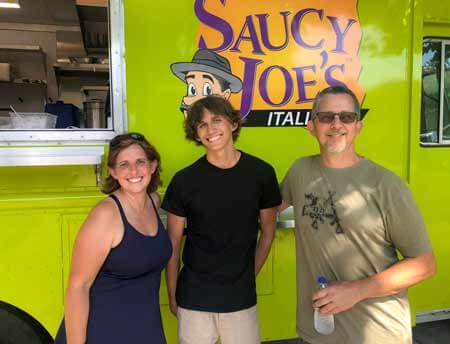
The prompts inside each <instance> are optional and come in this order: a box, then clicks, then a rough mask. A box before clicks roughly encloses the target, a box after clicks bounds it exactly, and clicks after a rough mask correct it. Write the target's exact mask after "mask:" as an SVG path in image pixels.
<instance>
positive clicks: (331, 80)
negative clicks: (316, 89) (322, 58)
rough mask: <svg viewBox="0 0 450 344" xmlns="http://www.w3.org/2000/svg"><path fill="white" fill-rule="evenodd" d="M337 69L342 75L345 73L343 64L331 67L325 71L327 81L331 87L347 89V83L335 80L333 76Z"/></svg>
mask: <svg viewBox="0 0 450 344" xmlns="http://www.w3.org/2000/svg"><path fill="white" fill-rule="evenodd" d="M335 69H339V70H340V71H341V72H342V73H344V71H345V67H344V65H343V64H340V65H331V66H330V67H328V68H327V69H326V71H325V81H326V82H327V84H328V85H330V86H345V87H346V85H345V83H343V82H342V81H340V80H337V79H335V78H334V77H333V75H332V74H331V73H332V72H333V71H334V70H335Z"/></svg>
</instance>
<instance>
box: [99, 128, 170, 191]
mask: <svg viewBox="0 0 450 344" xmlns="http://www.w3.org/2000/svg"><path fill="white" fill-rule="evenodd" d="M131 145H139V146H140V147H141V148H142V149H143V150H144V153H145V156H146V157H147V159H148V161H156V162H157V163H158V164H157V166H156V169H155V172H153V174H152V178H151V181H150V184H149V185H148V186H147V193H148V194H149V195H150V194H151V193H152V192H155V191H156V190H157V189H158V186H160V185H161V184H162V182H161V179H160V173H161V158H160V156H159V153H158V151H157V150H156V148H155V147H154V146H153V145H152V144H150V142H148V141H147V139H146V138H145V137H144V135H142V134H139V133H127V134H122V135H117V136H116V137H114V138H113V139H112V140H111V142H110V143H109V155H108V167H110V168H115V167H116V163H117V156H118V155H119V153H120V152H121V151H123V150H124V149H125V148H128V147H130V146H131ZM119 188H120V184H119V182H118V181H117V179H115V178H114V177H113V176H111V175H110V174H108V176H107V177H106V179H105V182H104V183H103V187H102V192H104V193H105V194H111V193H113V192H114V191H116V190H118V189H119Z"/></svg>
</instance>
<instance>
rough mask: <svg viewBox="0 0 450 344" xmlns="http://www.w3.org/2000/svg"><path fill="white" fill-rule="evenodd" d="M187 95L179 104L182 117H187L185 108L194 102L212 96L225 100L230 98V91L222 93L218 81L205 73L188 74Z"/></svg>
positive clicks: (193, 72)
mask: <svg viewBox="0 0 450 344" xmlns="http://www.w3.org/2000/svg"><path fill="white" fill-rule="evenodd" d="M186 84H187V94H186V96H185V97H183V100H182V102H181V109H182V111H183V113H184V117H185V118H186V115H187V108H188V107H189V106H191V105H192V104H193V103H194V102H195V101H196V100H199V99H201V98H204V97H206V96H210V95H212V94H214V95H218V96H221V97H223V98H225V99H228V98H230V94H231V90H230V89H227V90H225V91H222V89H221V86H220V83H219V80H217V78H216V77H215V76H214V75H212V74H210V73H205V72H195V71H192V72H188V73H187V74H186Z"/></svg>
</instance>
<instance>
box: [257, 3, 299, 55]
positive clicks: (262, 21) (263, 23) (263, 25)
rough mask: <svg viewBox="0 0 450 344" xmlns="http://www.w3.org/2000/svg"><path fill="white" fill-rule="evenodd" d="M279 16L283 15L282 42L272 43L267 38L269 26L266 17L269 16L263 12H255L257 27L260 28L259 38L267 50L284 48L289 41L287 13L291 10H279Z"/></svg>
mask: <svg viewBox="0 0 450 344" xmlns="http://www.w3.org/2000/svg"><path fill="white" fill-rule="evenodd" d="M280 14H281V16H282V17H283V23H284V42H283V43H282V44H280V45H273V44H272V43H270V39H269V28H268V25H267V17H268V16H269V15H268V14H267V13H265V14H257V15H256V17H257V18H258V20H259V27H260V30H261V39H262V42H263V44H264V46H265V47H266V48H267V49H269V50H274V51H277V50H283V49H284V48H286V46H287V45H288V43H289V33H288V19H287V17H288V16H289V14H291V12H289V11H285V12H280Z"/></svg>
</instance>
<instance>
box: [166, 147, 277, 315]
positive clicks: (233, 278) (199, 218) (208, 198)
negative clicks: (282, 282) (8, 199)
mask: <svg viewBox="0 0 450 344" xmlns="http://www.w3.org/2000/svg"><path fill="white" fill-rule="evenodd" d="M280 203H281V195H280V191H279V188H278V182H277V179H276V175H275V171H274V169H273V168H272V166H270V165H269V164H268V163H266V162H264V161H262V160H260V159H258V158H256V157H254V156H251V155H249V154H246V153H243V152H241V157H240V159H239V161H238V162H237V164H236V165H235V166H233V167H232V168H228V169H221V168H218V167H216V166H214V165H212V164H210V163H209V162H208V160H207V159H206V156H203V157H202V158H200V159H199V160H197V161H196V162H195V163H193V164H192V165H190V166H188V167H186V168H185V169H183V170H181V171H179V172H177V173H176V174H175V176H174V177H173V179H172V181H171V182H170V184H169V186H168V187H167V191H166V194H165V197H164V201H163V203H162V206H161V207H162V208H163V209H165V210H167V211H168V212H170V213H172V214H175V215H178V216H182V217H186V219H187V229H186V242H185V245H184V250H183V264H184V265H183V268H182V270H181V272H180V275H179V277H178V283H177V291H176V298H177V303H178V305H179V306H181V307H183V308H187V309H192V310H199V311H207V312H220V313H224V312H234V311H238V310H242V309H245V308H249V307H252V306H254V305H255V304H256V285H255V249H256V242H257V232H258V218H259V211H260V209H266V208H272V207H275V206H277V205H279V204H280Z"/></svg>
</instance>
